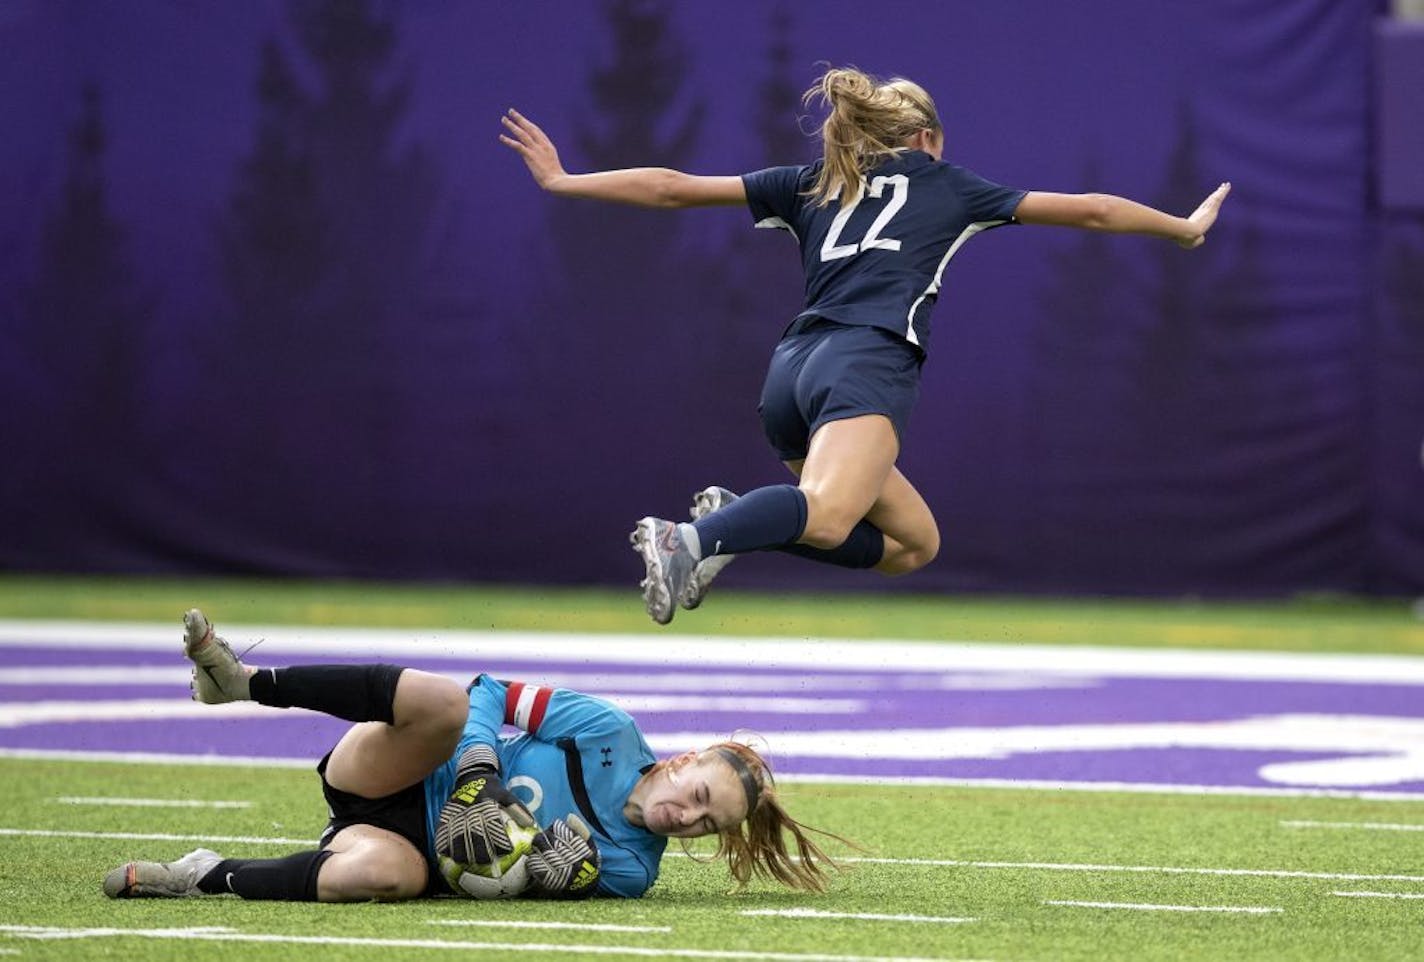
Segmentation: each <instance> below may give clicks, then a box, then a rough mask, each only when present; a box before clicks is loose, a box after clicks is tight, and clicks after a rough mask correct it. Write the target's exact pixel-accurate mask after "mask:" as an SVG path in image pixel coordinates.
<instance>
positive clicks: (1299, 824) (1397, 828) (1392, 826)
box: [1281, 820, 1424, 832]
mask: <svg viewBox="0 0 1424 962" xmlns="http://www.w3.org/2000/svg"><path fill="white" fill-rule="evenodd" d="M1281 827H1282V828H1339V829H1361V830H1364V831H1372V832H1424V825H1408V824H1401V823H1397V822H1309V821H1299V820H1292V821H1283V822H1281Z"/></svg>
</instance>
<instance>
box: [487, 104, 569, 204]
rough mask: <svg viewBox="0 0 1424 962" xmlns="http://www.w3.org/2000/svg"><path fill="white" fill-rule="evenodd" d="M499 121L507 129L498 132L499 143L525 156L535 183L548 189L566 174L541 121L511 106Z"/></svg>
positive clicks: (557, 152) (556, 150)
mask: <svg viewBox="0 0 1424 962" xmlns="http://www.w3.org/2000/svg"><path fill="white" fill-rule="evenodd" d="M499 122H500V123H502V124H504V129H505V131H506V133H502V134H500V135H499V139H500V142H501V143H503V144H505V145H506V146H508V147H510V148H511V149H512V150H514V152H515V153H517V154H519V156H520V157H523V158H524V163H525V164H527V165H528V166H529V173H530V174H532V175H533V176H534V182H535V183H536V184H538V185H539V186H540V187H542V188H544V189H545V190H548V189H549V188H550V186H551V185H552V184H553V183H554V181H556V180H558V179H559V178H560V177H563V176H565V171H564V167H563V164H561V163H559V151H558V149H557V148H555V147H554V142H553V141H552V140H550V139H549V136H548V135H547V134H545V133H544V131H543V130H541V129H540V128H539V125H538V124H536V123H534V121H532V120H530V119H529V118H528V117H526V116H524V115H523V114H521V113H520V112H519V111H517V110H515V109H514V108H512V107H511V108H510V110H509V112H508V113H506V114H505V115H504V116H503V117H500V118H499Z"/></svg>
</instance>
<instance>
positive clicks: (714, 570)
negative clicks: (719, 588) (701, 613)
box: [680, 484, 738, 611]
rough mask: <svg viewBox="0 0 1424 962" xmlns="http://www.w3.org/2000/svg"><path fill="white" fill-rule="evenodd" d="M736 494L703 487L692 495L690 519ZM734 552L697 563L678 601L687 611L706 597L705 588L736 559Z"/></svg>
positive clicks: (702, 515) (728, 501)
mask: <svg viewBox="0 0 1424 962" xmlns="http://www.w3.org/2000/svg"><path fill="white" fill-rule="evenodd" d="M737 497H738V495H736V494H734V493H732V492H731V491H728V490H727V489H726V488H719V487H717V486H716V485H715V484H714V485H713V486H712V487H710V488H703V489H702V490H701V491H699V492H697V493H696V494H694V495H693V496H692V509H691V510H690V511H689V512H688V513H689V514H691V515H692V520H693V521H697V520H699V519H701V518H705V517H707V515H709V514H711V513H712V512H713V511H720V510H722V509H723V508H725V507H726V506H727V505H729V504H731V503H732V502H733V501H735V500H737ZM736 557H737V556H736V555H734V554H719V555H713V556H712V557H710V558H704V559H703V560H702V561H699V562H698V563H697V567H696V568H695V569H693V572H692V577H691V578H689V579H688V582H687V590H686V591H684V592H683V593H682V598H681V599H680V603H681V604H682V606H683V607H684V608H686V609H687V610H688V611H691V610H692V609H693V608H696V607H697V606H698V605H700V604H702V599H703V598H704V597H706V595H707V590H708V589H709V588H711V587H712V580H713V579H714V578H716V577H717V576H718V575H719V574H721V573H722V569H723V568H725V567H727V565H729V564H731V563H732V562H733V561H734V560H736Z"/></svg>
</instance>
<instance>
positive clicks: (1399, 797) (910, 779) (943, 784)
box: [0, 705, 1424, 802]
mask: <svg viewBox="0 0 1424 962" xmlns="http://www.w3.org/2000/svg"><path fill="white" fill-rule="evenodd" d="M205 707H206V708H208V709H212V708H218V709H221V708H225V707H227V706H224V705H207V706H205ZM258 707H261V706H258ZM267 710H268V711H274V712H275V711H282V710H284V709H278V708H273V709H267ZM286 710H288V711H302V710H303V709H286ZM719 737H720V736H719ZM714 740H715V739H714ZM0 758H22V759H36V760H40V761H66V762H70V761H72V762H114V763H119V764H125V765H132V764H144V765H204V766H212V765H224V766H226V765H231V766H234V767H239V766H244V765H251V766H256V767H261V768H315V767H316V761H315V760H314V759H305V758H272V757H267V756H260V755H179V754H174V753H164V752H85V751H73V750H69V749H41V748H0ZM776 780H777V781H778V782H800V783H810V784H817V783H821V784H855V785H904V786H926V787H936V788H988V789H998V788H1007V789H1015V790H1026V791H1050V792H1130V793H1140V794H1148V795H1247V796H1277V797H1283V798H1355V799H1363V800H1367V801H1375V802H1419V801H1424V792H1377V791H1351V790H1348V789H1343V788H1259V787H1255V786H1222V785H1162V784H1155V783H1152V782H1143V783H1140V784H1139V783H1135V782H1057V781H1045V780H1025V781H1016V780H1014V779H1008V778H937V777H933V776H895V775H890V776H874V775H838V774H816V773H815V772H808V773H804V774H795V773H790V772H788V773H787V774H785V775H777V777H776Z"/></svg>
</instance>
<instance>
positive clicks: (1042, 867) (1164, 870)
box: [668, 853, 1424, 882]
mask: <svg viewBox="0 0 1424 962" xmlns="http://www.w3.org/2000/svg"><path fill="white" fill-rule="evenodd" d="M668 854H670V855H676V854H677V853H668ZM836 861H838V862H865V863H869V864H874V865H918V866H930V867H945V868H983V869H1025V870H1030V871H1042V872H1129V873H1139V874H1148V875H1152V874H1157V875H1237V876H1245V877H1254V878H1309V879H1335V880H1341V881H1344V880H1349V881H1352V882H1362V881H1370V882H1374V881H1391V882H1424V875H1361V874H1356V873H1353V872H1298V871H1295V870H1293V869H1264V868H1194V867H1185V866H1180V865H1094V864H1083V863H1074V862H984V861H961V860H958V859H930V858H924V859H921V858H864V857H859V858H856V857H851V858H840V857H839V856H838V857H837V858H836Z"/></svg>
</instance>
